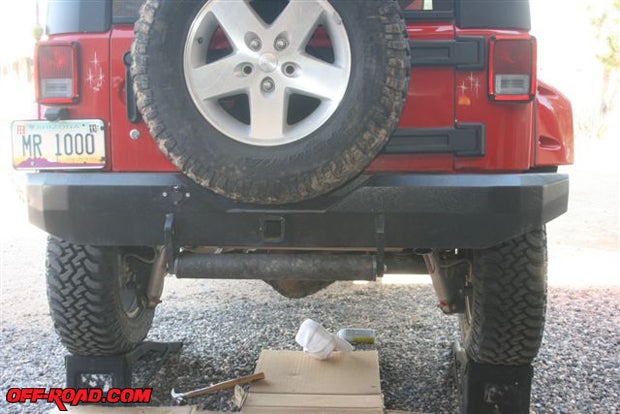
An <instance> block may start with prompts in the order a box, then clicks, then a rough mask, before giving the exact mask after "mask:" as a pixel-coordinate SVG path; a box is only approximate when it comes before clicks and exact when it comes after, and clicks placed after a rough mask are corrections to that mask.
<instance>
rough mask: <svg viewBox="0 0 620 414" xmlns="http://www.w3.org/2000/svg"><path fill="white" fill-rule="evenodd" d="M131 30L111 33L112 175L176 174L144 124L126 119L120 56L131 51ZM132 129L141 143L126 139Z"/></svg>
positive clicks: (124, 86) (120, 29)
mask: <svg viewBox="0 0 620 414" xmlns="http://www.w3.org/2000/svg"><path fill="white" fill-rule="evenodd" d="M132 40H133V27H132V26H122V27H117V28H115V29H114V30H112V37H111V43H110V56H111V62H110V73H111V79H112V82H111V83H110V103H111V105H110V109H111V112H110V119H111V121H112V128H111V132H112V165H113V169H114V171H177V170H178V169H177V168H176V167H175V166H174V165H172V164H171V163H170V161H168V159H167V158H166V157H165V156H164V154H163V153H162V152H161V151H160V150H159V148H158V147H157V145H156V144H155V141H154V140H153V138H152V137H151V134H149V131H148V128H147V127H146V125H145V123H144V122H142V121H140V123H138V124H132V123H130V122H129V120H128V119H127V104H126V102H125V101H126V98H125V92H126V87H127V83H126V80H125V69H126V68H125V63H124V62H123V56H125V53H127V52H128V51H129V50H130V49H131V41H132ZM132 129H137V130H138V131H139V132H140V139H137V140H133V139H131V138H130V137H129V133H130V131H131V130H132Z"/></svg>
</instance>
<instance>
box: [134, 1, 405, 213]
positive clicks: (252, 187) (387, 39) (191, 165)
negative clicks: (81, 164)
mask: <svg viewBox="0 0 620 414" xmlns="http://www.w3.org/2000/svg"><path fill="white" fill-rule="evenodd" d="M164 3H165V1H163V0H147V1H146V3H145V4H144V6H143V8H142V11H141V13H140V19H139V20H138V22H137V23H136V25H135V32H136V36H135V39H134V43H133V46H132V56H133V59H134V60H133V63H132V75H133V80H134V88H135V91H136V97H137V103H138V108H139V109H140V112H141V114H142V116H143V118H144V120H145V122H146V124H147V125H148V128H149V130H150V132H151V135H152V136H153V137H154V139H155V141H156V142H157V144H158V146H159V148H160V150H161V151H162V152H163V153H164V154H165V155H167V157H168V158H169V159H170V161H171V162H172V163H173V164H175V165H176V166H177V167H178V168H179V169H180V170H181V171H182V172H183V173H184V174H185V175H186V176H188V177H189V178H191V179H192V180H193V181H195V182H197V183H198V184H200V185H202V186H203V187H206V188H209V189H211V190H212V191H214V192H216V193H218V194H221V195H224V196H226V197H228V198H232V199H235V200H238V201H243V202H249V203H258V204H286V203H293V202H299V201H303V200H306V199H310V198H314V197H317V196H319V195H321V194H325V193H327V192H329V191H332V190H334V189H336V188H338V187H340V186H342V185H344V184H346V183H347V182H349V181H350V180H351V179H353V178H354V177H355V176H357V175H359V174H360V172H361V171H362V170H363V168H364V167H366V166H367V165H369V164H370V163H371V162H372V161H373V159H374V158H375V157H376V155H377V154H378V153H379V152H380V151H381V149H382V148H383V146H384V145H385V144H386V143H387V141H388V139H389V137H390V135H391V133H392V131H393V130H394V129H395V128H396V126H397V124H398V121H399V116H400V112H401V109H402V106H403V104H404V101H405V98H406V94H407V89H408V83H409V76H410V55H409V45H408V41H407V31H406V25H405V22H404V18H403V14H402V11H401V10H400V7H399V6H398V4H397V2H396V1H395V0H388V1H385V0H364V1H360V2H357V3H359V6H358V7H366V8H367V9H368V13H370V11H373V13H378V14H377V15H376V16H374V17H373V18H376V19H377V20H378V21H379V22H380V24H381V26H382V27H383V29H382V30H381V33H378V35H379V36H381V37H383V39H382V40H380V41H377V42H376V45H367V46H366V47H372V46H374V47H375V48H376V47H377V45H378V44H382V45H387V47H386V48H385V52H384V53H381V55H382V56H383V58H382V59H383V62H381V63H377V65H382V67H383V68H385V70H384V72H385V75H384V77H385V78H384V79H383V85H384V86H383V88H382V91H381V95H380V96H378V97H377V99H375V101H374V102H373V104H372V106H371V108H370V110H369V111H367V112H366V113H365V114H364V119H351V120H350V122H351V123H356V122H357V123H359V122H363V123H364V125H365V127H364V128H363V130H364V132H363V134H361V136H358V137H356V139H355V140H354V141H352V142H351V143H350V145H348V147H346V148H341V150H338V151H332V153H334V157H332V159H325V160H324V159H321V160H319V161H316V160H313V162H314V163H315V164H316V165H315V166H314V168H312V169H311V170H309V169H307V170H303V171H299V172H298V173H295V174H280V175H277V176H275V177H274V176H273V175H271V176H264V177H262V176H261V174H259V173H256V170H257V166H258V165H259V164H260V170H261V171H273V173H272V174H276V172H279V171H280V170H282V166H283V165H300V164H303V163H308V162H309V161H310V159H309V158H308V154H306V153H304V152H294V151H291V154H290V156H288V157H285V156H283V157H281V158H280V159H279V160H260V162H256V163H254V162H253V161H254V160H252V159H248V158H244V159H243V162H244V164H243V165H235V164H237V163H235V162H229V163H226V164H218V161H219V160H216V158H217V157H216V156H210V155H209V154H206V155H204V156H201V157H199V156H197V155H196V152H197V150H196V148H192V147H191V146H189V145H187V144H185V145H179V142H178V139H181V138H180V137H183V138H186V137H187V136H191V135H193V134H191V131H190V128H187V129H186V130H184V131H179V130H178V128H177V129H176V130H175V133H172V132H171V130H170V128H169V127H168V126H167V125H166V123H165V122H164V121H162V116H161V115H162V111H165V109H163V108H161V106H162V103H161V102H163V101H165V99H163V98H162V95H161V91H162V90H164V89H166V88H169V87H170V86H168V85H161V84H157V81H156V78H157V76H154V72H155V71H157V70H158V69H157V68H155V67H154V66H156V65H154V64H153V59H150V58H149V57H150V56H156V58H155V60H157V61H164V60H163V53H164V52H163V51H162V49H165V48H164V43H165V39H166V35H167V32H168V30H169V28H168V27H167V25H166V24H164V23H162V22H160V16H159V15H160V14H161V9H162V5H163V4H164ZM153 84H157V89H159V91H158V90H154V89H153V87H152V86H151V85H153ZM194 109H195V108H194ZM188 110H189V109H188ZM310 139H311V138H310ZM288 145H290V144H288ZM250 170H251V171H252V173H249V172H248V171H250Z"/></svg>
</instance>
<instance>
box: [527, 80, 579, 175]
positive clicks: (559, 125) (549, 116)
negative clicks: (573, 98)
mask: <svg viewBox="0 0 620 414" xmlns="http://www.w3.org/2000/svg"><path fill="white" fill-rule="evenodd" d="M536 112H537V116H538V124H537V135H536V138H537V139H536V140H535V142H534V144H535V151H536V152H535V161H534V162H535V165H536V166H540V167H542V166H550V165H564V164H572V163H573V162H574V152H573V139H574V138H573V110H572V107H571V104H570V101H569V100H568V98H567V97H566V96H564V95H562V93H561V92H560V91H558V90H557V89H555V88H554V87H552V86H551V85H548V84H546V83H544V82H538V94H537V96H536Z"/></svg>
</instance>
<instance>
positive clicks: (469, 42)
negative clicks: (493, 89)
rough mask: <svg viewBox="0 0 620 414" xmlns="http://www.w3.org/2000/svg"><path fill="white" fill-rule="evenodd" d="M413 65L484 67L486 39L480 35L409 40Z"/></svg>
mask: <svg viewBox="0 0 620 414" xmlns="http://www.w3.org/2000/svg"><path fill="white" fill-rule="evenodd" d="M409 46H410V48H411V64H412V65H413V66H456V68H457V69H461V70H482V69H484V67H485V55H486V53H485V51H486V41H485V39H484V37H482V36H480V37H478V36H467V37H465V36H463V37H459V38H456V39H455V40H410V41H409Z"/></svg>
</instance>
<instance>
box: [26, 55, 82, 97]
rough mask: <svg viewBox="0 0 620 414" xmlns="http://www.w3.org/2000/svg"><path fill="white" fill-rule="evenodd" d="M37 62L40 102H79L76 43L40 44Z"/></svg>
mask: <svg viewBox="0 0 620 414" xmlns="http://www.w3.org/2000/svg"><path fill="white" fill-rule="evenodd" d="M36 62H37V65H36V69H37V100H38V102H39V103H42V104H66V103H74V102H77V100H78V98H79V91H78V48H77V45H76V44H53V45H51V44H50V45H48V44H40V45H39V46H38V47H37V51H36Z"/></svg>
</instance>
